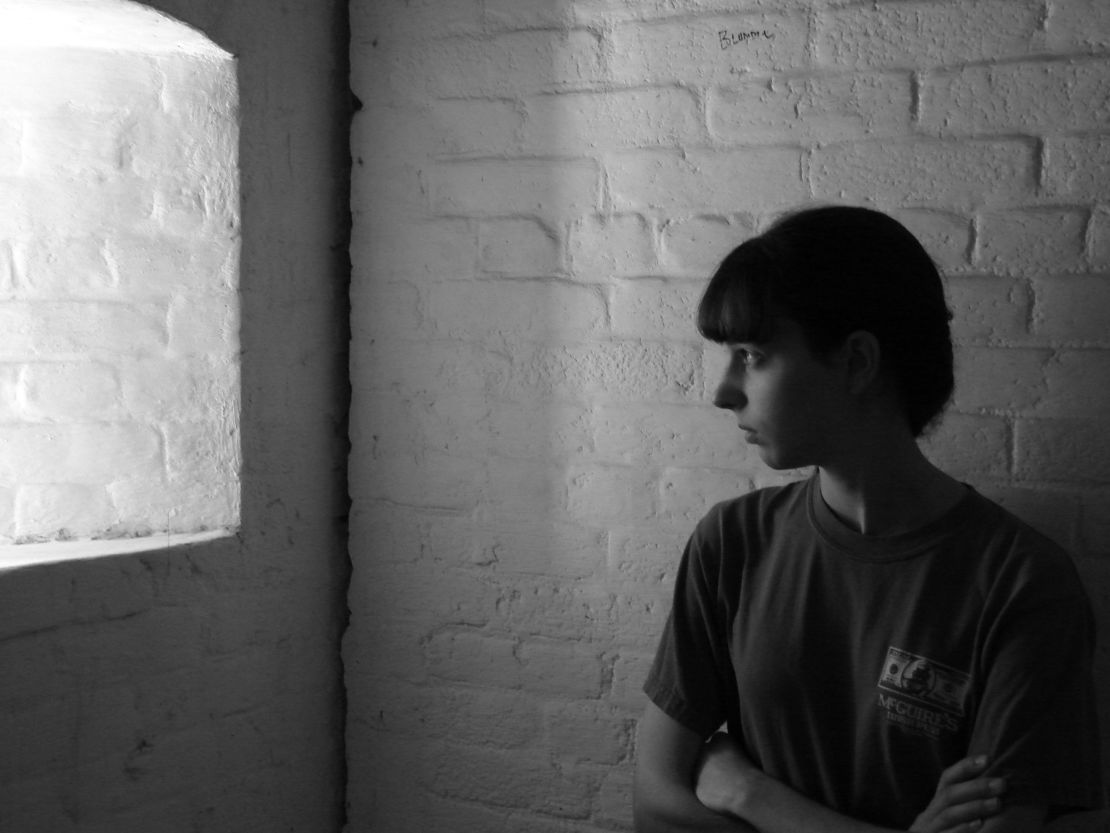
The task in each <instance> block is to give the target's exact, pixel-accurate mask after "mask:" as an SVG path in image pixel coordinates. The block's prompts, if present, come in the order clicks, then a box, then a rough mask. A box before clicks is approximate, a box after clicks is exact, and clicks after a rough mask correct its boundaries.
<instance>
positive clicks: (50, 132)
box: [0, 11, 240, 543]
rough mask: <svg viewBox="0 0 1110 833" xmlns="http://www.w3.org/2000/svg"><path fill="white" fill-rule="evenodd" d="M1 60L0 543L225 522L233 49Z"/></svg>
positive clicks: (233, 346)
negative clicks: (8, 499) (0, 508)
mask: <svg viewBox="0 0 1110 833" xmlns="http://www.w3.org/2000/svg"><path fill="white" fill-rule="evenodd" d="M14 14H15V12H14V11H13V12H11V13H10V14H9V16H8V17H6V18H5V21H6V23H5V26H7V27H8V29H7V30H6V35H5V36H6V37H12V35H13V32H12V31H11V27H14V26H17V25H21V24H20V23H19V19H18V18H16V17H14ZM0 67H2V68H3V72H4V77H5V79H6V81H5V84H4V86H3V89H2V90H0V125H2V127H0V170H2V171H3V174H4V176H3V180H2V184H0V190H2V191H3V194H4V199H3V202H2V208H0V230H2V236H3V240H4V244H3V249H2V250H3V255H2V256H0V362H3V365H4V367H5V370H6V374H5V377H4V378H5V380H6V383H5V386H4V390H5V395H4V406H3V412H2V414H0V416H2V417H3V419H2V420H0V444H2V445H3V446H4V447H5V448H6V449H8V453H7V454H5V459H4V463H3V474H2V480H0V485H2V486H3V487H4V490H5V492H4V493H5V494H7V495H11V496H12V497H13V499H14V503H13V504H12V505H13V506H14V509H13V510H12V511H11V512H10V514H8V513H4V514H0V543H10V542H16V543H19V542H25V541H32V540H52V539H56V538H87V537H105V536H109V537H112V536H130V535H135V534H150V533H156V532H191V531H196V530H202V529H218V528H229V527H234V526H236V525H237V524H238V521H239V465H240V464H239V460H240V453H239V443H238V418H239V375H238V352H239V335H238V323H239V322H238V308H239V304H238V296H237V285H238V254H239V243H238V225H239V219H238V212H239V208H238V174H237V170H236V161H237V155H238V148H237V138H238V127H237V121H236V109H237V100H236V95H237V93H236V81H235V63H234V60H233V59H232V58H231V57H230V56H229V55H228V54H227V53H224V52H222V51H220V50H218V49H217V48H215V47H214V46H213V47H211V48H210V50H209V51H208V53H207V54H173V53H169V52H165V53H161V54H144V53H143V52H141V51H132V52H127V51H111V50H107V49H105V50H97V49H88V50H85V51H84V52H79V51H76V50H72V49H67V48H66V47H65V46H54V47H52V46H50V44H49V43H42V44H41V45H35V46H31V47H23V48H21V49H13V48H11V47H10V46H9V47H6V48H4V49H3V50H0Z"/></svg>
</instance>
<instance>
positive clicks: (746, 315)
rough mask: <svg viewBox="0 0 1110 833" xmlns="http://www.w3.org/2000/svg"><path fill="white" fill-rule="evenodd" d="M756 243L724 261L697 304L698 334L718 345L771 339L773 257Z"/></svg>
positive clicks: (752, 241)
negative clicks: (768, 285)
mask: <svg viewBox="0 0 1110 833" xmlns="http://www.w3.org/2000/svg"><path fill="white" fill-rule="evenodd" d="M761 249H762V247H760V246H759V245H758V243H757V242H756V241H755V240H750V241H748V242H747V243H744V244H742V245H741V246H738V247H737V248H735V249H733V250H732V252H731V253H730V254H729V255H728V257H726V258H725V259H724V260H723V261H721V265H720V266H718V267H717V271H716V273H714V275H713V278H712V279H711V280H710V281H709V286H707V287H706V289H705V294H704V295H702V298H701V302H700V303H699V304H698V332H699V333H701V334H702V336H703V337H704V338H706V339H708V340H709V341H713V342H716V343H717V344H740V343H750V344H761V343H763V342H766V341H769V340H770V338H771V323H772V321H771V315H770V312H769V310H768V307H769V306H770V304H769V299H768V297H767V294H768V293H767V289H768V288H767V284H768V272H769V271H770V270H771V269H772V268H773V267H772V266H771V263H770V258H768V257H767V255H766V253H764V252H763V251H762V250H761Z"/></svg>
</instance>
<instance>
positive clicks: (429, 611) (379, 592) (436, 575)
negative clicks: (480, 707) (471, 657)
mask: <svg viewBox="0 0 1110 833" xmlns="http://www.w3.org/2000/svg"><path fill="white" fill-rule="evenodd" d="M433 565H434V569H429V568H430V567H432V566H433ZM356 572H357V573H358V576H357V579H355V580H354V581H353V583H352V584H351V601H352V609H356V610H359V611H362V612H363V618H364V619H365V620H367V621H366V622H365V624H364V625H363V626H364V627H366V628H368V629H369V630H368V632H369V633H376V631H377V629H378V628H379V627H381V628H385V629H387V630H388V629H389V628H391V627H393V625H392V624H391V623H394V622H400V623H402V624H403V626H404V628H407V629H408V630H409V631H410V632H412V633H415V636H416V641H417V642H419V643H421V644H431V641H434V640H433V638H432V636H430V634H444V633H452V634H454V633H462V634H467V635H468V636H467V637H466V639H464V640H463V641H462V642H461V643H460V645H462V646H463V649H466V650H469V648H466V646H468V645H471V644H477V643H474V642H473V639H471V637H478V636H480V637H481V638H485V635H484V632H482V633H480V632H479V629H482V628H486V627H487V626H489V625H490V624H491V623H492V622H494V620H495V618H496V614H497V613H499V612H500V611H499V607H500V606H503V605H504V603H505V602H504V598H503V596H504V594H505V593H506V592H507V591H506V590H505V589H504V588H503V587H500V586H498V585H497V584H496V583H494V582H493V581H491V580H490V577H489V575H488V574H484V573H482V572H479V571H475V570H470V569H462V568H452V567H448V566H447V565H446V564H445V563H444V562H442V561H436V560H435V559H434V558H432V557H428V558H426V559H424V560H423V561H421V562H415V563H412V564H401V563H397V562H394V563H393V564H390V565H384V564H378V563H376V562H372V563H366V562H363V563H362V564H360V565H359V566H358V569H357V570H356ZM413 588H419V589H420V592H419V593H415V592H413ZM425 637H427V638H425ZM490 638H492V639H494V640H495V642H496V641H497V640H498V639H501V636H500V635H497V634H492V635H490ZM389 647H390V649H393V650H395V649H397V648H398V647H399V643H398V642H397V641H395V640H391V641H390V642H389ZM441 649H442V646H440V648H437V649H436V650H437V651H440V653H442V650H441ZM404 650H405V651H413V650H415V651H417V653H418V654H420V653H421V649H420V648H419V647H416V646H412V647H406V648H404ZM429 650H430V649H429ZM443 650H445V649H443ZM460 650H462V649H460ZM491 650H494V649H493V648H491ZM463 652H464V653H465V650H464V651H463ZM440 653H436V654H435V655H434V656H435V657H440ZM495 653H497V654H498V656H500V655H501V654H500V649H499V648H498V649H497V650H496V651H495ZM440 659H442V657H440ZM372 660H373V661H372V662H369V663H367V664H365V665H363V664H361V663H360V664H359V665H358V668H361V669H364V670H366V671H367V673H374V674H387V675H391V676H395V677H398V678H403V679H406V680H411V681H416V680H418V679H422V678H423V677H424V676H425V671H427V672H428V673H432V674H433V676H434V675H435V674H434V668H435V667H438V666H435V665H434V664H428V665H427V668H426V669H422V668H416V667H415V666H414V663H413V661H412V657H410V656H407V655H406V656H401V655H391V654H390V653H389V652H386V653H385V654H382V655H380V656H379V655H378V653H377V652H376V650H374V651H373V652H372ZM439 661H440V660H439V659H437V660H436V662H439ZM444 661H445V662H446V661H447V660H444ZM451 662H454V660H451ZM506 673H508V672H506ZM460 681H462V682H467V681H468V680H465V679H461V680H460Z"/></svg>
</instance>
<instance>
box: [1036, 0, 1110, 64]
mask: <svg viewBox="0 0 1110 833" xmlns="http://www.w3.org/2000/svg"><path fill="white" fill-rule="evenodd" d="M1044 28H1045V35H1046V41H1047V43H1046V45H1047V47H1048V49H1049V50H1050V51H1051V52H1053V53H1061V52H1065V53H1066V52H1070V51H1073V50H1076V49H1080V50H1085V51H1096V50H1103V49H1106V48H1107V47H1108V46H1110V8H1108V7H1107V6H1106V4H1105V3H1103V2H1102V0H1054V2H1052V3H1050V4H1049V6H1048V16H1047V18H1046V19H1045V24H1044Z"/></svg>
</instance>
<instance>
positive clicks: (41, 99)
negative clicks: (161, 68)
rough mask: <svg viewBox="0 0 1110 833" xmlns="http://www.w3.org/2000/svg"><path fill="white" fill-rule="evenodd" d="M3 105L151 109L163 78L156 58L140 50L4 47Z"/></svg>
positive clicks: (41, 109)
mask: <svg viewBox="0 0 1110 833" xmlns="http://www.w3.org/2000/svg"><path fill="white" fill-rule="evenodd" d="M0 75H2V76H3V77H4V78H6V79H7V80H8V81H7V83H5V84H4V89H3V91H2V92H0V109H5V110H7V109H12V110H23V111H31V112H36V113H47V112H50V111H59V112H63V113H64V112H65V111H67V110H68V109H69V108H70V107H71V106H72V105H73V102H80V104H81V109H82V110H84V111H86V112H87V111H92V112H100V113H108V112H129V111H131V110H133V109H134V110H148V109H149V110H153V109H156V108H157V106H158V90H159V88H160V86H161V85H160V83H159V82H160V78H159V74H158V70H157V66H156V62H155V61H154V60H153V59H152V58H151V57H149V56H147V55H143V54H140V53H138V52H119V51H115V50H96V49H72V48H66V47H61V46H59V47H56V48H49V47H43V46H39V47H36V48H26V49H19V48H15V49H5V50H4V54H3V55H2V56H0Z"/></svg>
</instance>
